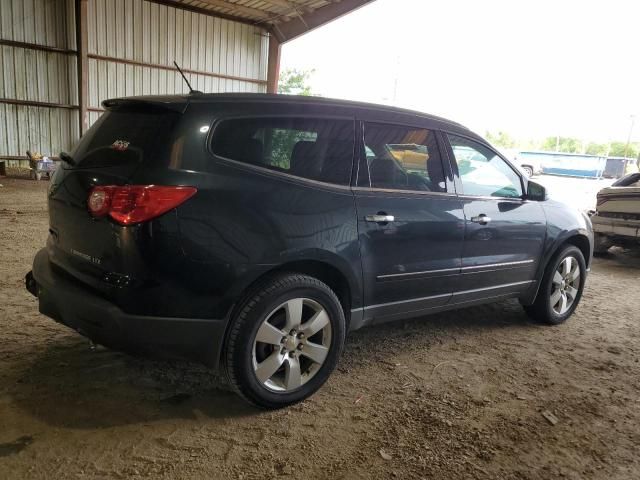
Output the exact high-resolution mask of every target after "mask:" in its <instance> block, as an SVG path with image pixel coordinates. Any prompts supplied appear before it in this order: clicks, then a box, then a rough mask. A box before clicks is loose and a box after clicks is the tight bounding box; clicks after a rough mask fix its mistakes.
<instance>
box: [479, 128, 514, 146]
mask: <svg viewBox="0 0 640 480" xmlns="http://www.w3.org/2000/svg"><path fill="white" fill-rule="evenodd" d="M486 137H487V140H488V141H489V142H490V143H492V144H493V145H495V146H496V147H502V148H514V147H515V146H516V141H515V140H514V139H513V138H512V137H511V135H509V134H508V133H506V132H502V131H500V132H498V133H495V134H494V133H492V132H487V134H486Z"/></svg>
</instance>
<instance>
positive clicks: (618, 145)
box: [609, 142, 639, 158]
mask: <svg viewBox="0 0 640 480" xmlns="http://www.w3.org/2000/svg"><path fill="white" fill-rule="evenodd" d="M625 149H626V151H627V158H638V150H639V149H638V144H637V143H630V144H629V147H628V148H627V142H611V144H610V149H609V156H610V157H624V156H625V155H624V152H625Z"/></svg>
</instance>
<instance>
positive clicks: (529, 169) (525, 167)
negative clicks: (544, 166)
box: [522, 165, 533, 177]
mask: <svg viewBox="0 0 640 480" xmlns="http://www.w3.org/2000/svg"><path fill="white" fill-rule="evenodd" d="M522 170H524V173H525V174H526V175H527V177H533V168H532V167H530V166H529V165H523V167H522Z"/></svg>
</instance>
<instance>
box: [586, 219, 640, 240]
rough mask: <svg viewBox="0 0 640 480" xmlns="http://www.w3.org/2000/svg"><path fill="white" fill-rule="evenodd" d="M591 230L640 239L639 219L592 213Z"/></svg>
mask: <svg viewBox="0 0 640 480" xmlns="http://www.w3.org/2000/svg"><path fill="white" fill-rule="evenodd" d="M591 223H592V224H593V231H594V232H596V233H600V234H603V235H610V236H617V237H629V238H630V239H640V221H639V220H624V219H619V218H610V217H602V216H600V215H597V214H596V215H594V216H592V217H591Z"/></svg>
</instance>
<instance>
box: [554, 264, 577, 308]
mask: <svg viewBox="0 0 640 480" xmlns="http://www.w3.org/2000/svg"><path fill="white" fill-rule="evenodd" d="M551 284H552V285H551V301H550V303H551V308H552V310H553V311H554V313H556V314H557V315H564V314H565V313H567V311H569V309H570V308H571V307H572V306H573V304H574V302H575V301H576V296H577V295H578V289H579V288H580V265H579V264H578V260H576V259H575V258H574V257H566V258H564V259H563V260H562V261H561V262H560V265H558V268H557V269H556V271H555V272H554V274H553V278H552V280H551Z"/></svg>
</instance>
